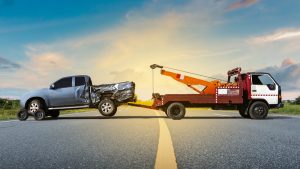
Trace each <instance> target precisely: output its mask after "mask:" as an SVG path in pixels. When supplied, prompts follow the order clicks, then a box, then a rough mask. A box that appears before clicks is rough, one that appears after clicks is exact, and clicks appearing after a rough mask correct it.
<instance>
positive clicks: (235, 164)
mask: <svg viewBox="0 0 300 169" xmlns="http://www.w3.org/2000/svg"><path fill="white" fill-rule="evenodd" d="M0 146H1V147H0V168H3V169H8V168H28V169H32V168H162V167H161V166H160V165H158V164H162V165H163V164H164V163H165V165H167V166H172V164H174V165H175V168H176V166H177V167H178V168H182V169H183V168H222V169H223V168H272V169H273V168H300V118H299V117H288V116H276V115H271V116H269V118H268V119H266V120H250V119H243V118H240V116H239V115H238V113H237V112H234V111H213V110H199V109H189V110H188V112H187V114H186V118H184V119H182V120H179V121H174V120H171V119H168V118H166V117H165V116H164V114H163V112H159V111H154V110H149V109H143V108H136V107H129V106H124V107H119V110H118V112H117V114H116V116H115V117H112V118H104V117H102V116H100V114H99V113H98V112H97V111H93V112H86V113H75V114H71V115H65V116H62V117H60V118H59V119H57V120H53V119H50V118H49V119H47V120H44V121H34V120H33V119H32V118H30V119H28V120H27V121H24V122H20V121H7V122H0ZM172 156H174V158H172ZM169 168H170V167H169ZM173 168H174V167H173Z"/></svg>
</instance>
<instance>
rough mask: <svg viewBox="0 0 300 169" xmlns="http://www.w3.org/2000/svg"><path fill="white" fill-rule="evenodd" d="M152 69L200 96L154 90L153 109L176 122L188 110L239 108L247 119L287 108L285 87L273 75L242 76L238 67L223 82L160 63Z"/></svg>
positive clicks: (254, 73) (254, 74)
mask: <svg viewBox="0 0 300 169" xmlns="http://www.w3.org/2000/svg"><path fill="white" fill-rule="evenodd" d="M150 68H151V69H152V72H154V71H153V70H154V69H160V73H161V75H164V76H168V77H171V78H172V79H174V80H176V81H177V82H180V83H182V84H184V85H187V86H188V87H189V88H191V89H192V90H194V91H195V92H196V94H165V95H161V94H159V93H154V91H153V93H152V98H153V105H152V108H153V109H160V110H162V111H164V112H165V113H166V115H167V116H168V117H170V118H172V119H174V120H179V119H182V118H183V117H184V116H185V113H186V107H218V108H224V107H228V106H230V107H234V108H235V109H237V110H238V111H239V113H240V115H241V116H242V117H243V118H251V119H264V118H266V117H267V115H268V112H269V109H271V108H281V107H283V106H284V104H283V103H282V96H281V87H280V85H279V84H278V83H277V82H276V80H275V79H274V78H273V77H272V76H271V74H269V73H265V72H247V73H241V71H242V69H241V68H240V67H237V68H235V69H232V70H229V71H228V72H227V77H228V79H227V81H222V80H220V79H216V78H213V77H209V76H204V75H200V74H195V73H192V72H187V71H184V70H179V69H174V68H170V67H166V66H161V65H157V64H153V65H150ZM175 71H176V72H175ZM178 72H180V73H178ZM182 73H184V74H182ZM186 74H193V75H197V76H202V77H203V76H204V77H206V78H212V79H213V80H212V81H208V80H203V79H200V78H195V77H192V76H189V75H186ZM199 86H202V87H199Z"/></svg>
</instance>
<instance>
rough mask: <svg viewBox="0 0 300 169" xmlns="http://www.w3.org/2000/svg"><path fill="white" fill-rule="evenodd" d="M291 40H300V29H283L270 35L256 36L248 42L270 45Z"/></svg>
mask: <svg viewBox="0 0 300 169" xmlns="http://www.w3.org/2000/svg"><path fill="white" fill-rule="evenodd" d="M293 38H300V29H283V30H279V31H276V32H273V33H271V34H267V35H263V36H257V37H254V38H251V39H250V42H253V43H257V44H260V43H271V42H277V41H282V40H288V39H293Z"/></svg>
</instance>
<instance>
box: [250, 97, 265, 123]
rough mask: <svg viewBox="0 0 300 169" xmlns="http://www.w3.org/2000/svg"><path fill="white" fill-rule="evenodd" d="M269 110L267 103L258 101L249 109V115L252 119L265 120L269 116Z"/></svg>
mask: <svg viewBox="0 0 300 169" xmlns="http://www.w3.org/2000/svg"><path fill="white" fill-rule="evenodd" d="M268 111H269V108H268V106H267V104H266V103H264V102H261V101H257V102H254V103H253V104H252V105H251V106H250V109H249V114H250V117H251V118H252V119H264V118H266V117H267V115H268Z"/></svg>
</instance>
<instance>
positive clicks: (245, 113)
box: [239, 106, 250, 118]
mask: <svg viewBox="0 0 300 169" xmlns="http://www.w3.org/2000/svg"><path fill="white" fill-rule="evenodd" d="M248 110H249V109H248V107H246V106H241V107H239V113H240V115H241V116H242V117H243V118H250V115H249V111H248Z"/></svg>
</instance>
